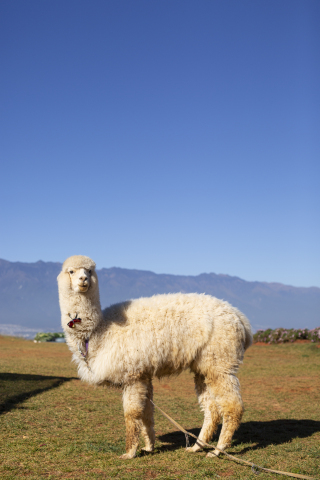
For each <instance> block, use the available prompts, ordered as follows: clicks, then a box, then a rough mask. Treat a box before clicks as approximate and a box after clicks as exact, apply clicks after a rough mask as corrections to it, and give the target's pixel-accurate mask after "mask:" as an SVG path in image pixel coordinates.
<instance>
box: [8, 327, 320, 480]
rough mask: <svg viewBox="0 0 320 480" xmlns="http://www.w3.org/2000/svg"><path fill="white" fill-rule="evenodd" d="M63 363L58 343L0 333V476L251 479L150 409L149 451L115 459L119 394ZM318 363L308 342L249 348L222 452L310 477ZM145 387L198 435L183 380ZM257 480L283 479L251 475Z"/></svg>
mask: <svg viewBox="0 0 320 480" xmlns="http://www.w3.org/2000/svg"><path fill="white" fill-rule="evenodd" d="M70 360H71V354H70V352H69V351H68V349H67V346H66V345H65V344H59V343H54V342H53V343H51V342H50V343H37V344H35V343H33V342H31V341H26V340H23V339H17V338H10V337H0V363H1V373H0V478H1V479H3V480H9V479H10V480H11V479H22V478H23V479H25V478H28V479H75V480H82V479H88V478H90V479H113V478H115V479H146V480H149V479H158V480H161V479H163V480H170V479H172V480H177V479H184V480H185V479H194V480H196V479H199V480H200V479H201V480H205V479H216V478H230V479H231V478H232V479H249V480H250V479H253V478H256V474H255V473H254V472H253V471H252V470H251V469H250V468H249V467H246V466H242V465H239V464H237V463H234V462H231V461H230V460H228V459H227V458H226V457H221V458H217V459H211V458H206V456H205V455H206V452H200V453H197V454H193V455H192V454H187V453H186V452H185V437H184V434H183V433H181V432H180V431H177V430H176V429H175V427H174V426H173V425H171V424H170V423H169V422H168V421H167V420H166V419H165V418H164V417H162V416H161V414H160V413H159V412H156V413H155V422H156V425H155V429H156V447H155V452H154V454H151V455H150V454H144V453H143V452H142V451H141V450H139V454H138V456H137V458H135V459H133V460H131V461H123V460H120V459H119V456H120V455H121V454H122V453H124V451H125V426H124V419H123V412H122V402H121V391H119V390H116V389H110V388H109V389H108V388H105V387H93V386H89V385H86V384H84V383H82V382H80V381H79V380H78V379H77V375H76V370H75V367H74V365H73V364H71V361H70ZM319 367H320V349H319V348H317V346H316V345H314V344H295V343H292V344H284V345H266V346H253V347H251V348H250V349H249V350H248V352H247V353H246V355H245V360H244V365H243V366H242V368H241V370H240V374H239V378H240V381H241V386H242V394H243V398H244V403H245V407H246V411H245V414H244V418H243V422H242V424H241V426H240V428H239V430H238V431H237V432H236V433H235V436H234V440H233V444H232V446H231V448H230V449H229V452H230V453H231V454H233V455H235V456H238V457H239V458H242V459H244V460H248V461H252V462H253V463H255V464H258V465H261V466H265V467H267V468H271V469H275V470H282V471H288V472H293V473H300V474H304V475H309V476H313V477H315V478H320V467H319V465H320V413H319V405H320V374H319V372H320V369H319ZM154 387H155V397H154V400H155V402H156V403H157V404H158V405H159V406H160V407H161V408H162V409H164V410H165V411H166V412H167V413H168V414H169V415H171V416H172V417H173V418H175V419H176V420H177V421H178V422H179V423H180V424H181V425H183V426H184V428H186V429H187V430H189V431H191V432H192V433H195V434H198V433H199V430H200V427H201V424H202V420H203V418H202V413H201V412H200V410H199V408H198V405H197V400H196V396H195V394H194V387H193V379H192V376H191V375H190V374H189V373H183V374H182V375H181V376H180V377H178V378H173V379H170V380H167V379H163V380H162V381H161V382H159V381H155V382H154ZM218 433H219V432H218ZM190 440H191V439H190ZM216 440H217V436H216V437H215V438H214V439H213V443H215V442H216ZM142 445H143V444H142V442H141V446H142ZM267 478H268V479H270V478H279V480H281V479H285V478H288V477H285V476H281V475H279V476H276V475H274V474H272V475H271V474H267V473H261V474H260V475H259V479H261V480H263V479H267Z"/></svg>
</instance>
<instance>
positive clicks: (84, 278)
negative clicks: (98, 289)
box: [80, 275, 88, 282]
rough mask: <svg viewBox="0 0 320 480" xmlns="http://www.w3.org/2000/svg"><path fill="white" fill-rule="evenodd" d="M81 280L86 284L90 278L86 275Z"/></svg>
mask: <svg viewBox="0 0 320 480" xmlns="http://www.w3.org/2000/svg"><path fill="white" fill-rule="evenodd" d="M80 280H82V281H83V282H85V281H86V280H88V277H87V276H86V275H82V276H81V277H80Z"/></svg>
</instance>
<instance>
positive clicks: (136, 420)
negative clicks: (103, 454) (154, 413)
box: [120, 380, 150, 460]
mask: <svg viewBox="0 0 320 480" xmlns="http://www.w3.org/2000/svg"><path fill="white" fill-rule="evenodd" d="M147 394H148V381H142V380H139V381H136V382H134V383H132V384H130V385H127V386H126V387H125V388H124V391H123V410H124V418H125V422H126V453H125V454H124V455H121V457H120V458H122V459H125V460H127V459H130V458H134V457H135V456H136V452H137V448H138V444H139V434H140V430H141V424H143V420H144V411H145V407H146V402H147ZM148 403H150V402H148ZM148 446H149V445H148Z"/></svg>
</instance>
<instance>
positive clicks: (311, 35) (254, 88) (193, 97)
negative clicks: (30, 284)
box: [0, 0, 320, 286]
mask: <svg viewBox="0 0 320 480" xmlns="http://www.w3.org/2000/svg"><path fill="white" fill-rule="evenodd" d="M319 21H320V3H319V2H318V1H316V0H315V1H310V0H304V1H295V0H281V1H279V0H276V1H273V0H265V1H262V0H252V1H239V0H224V1H218V0H201V1H195V0H194V1H189V0H174V1H172V0H145V1H141V0H135V1H132V0H112V1H111V0H103V1H97V0H93V1H83V0H67V1H66V0H63V1H60V0H47V1H45V2H44V1H40V0H38V1H32V0H28V1H27V2H26V1H25V0H23V1H21V0H15V1H9V0H5V1H2V2H1V4H0V42H1V49H0V64H1V73H0V75H1V88H0V101H1V120H0V121H1V123H0V142H1V145H0V154H1V176H0V178H1V189H0V200H1V205H2V207H1V209H0V225H1V236H0V258H4V259H7V260H10V261H26V262H33V261H37V260H39V259H41V260H44V261H63V260H64V259H65V258H66V257H68V256H69V255H73V254H84V255H89V256H91V257H92V258H94V259H95V261H96V262H97V264H98V267H111V266H119V267H126V268H136V269H143V270H152V271H155V272H157V273H173V274H186V275H187V274H190V275H196V274H199V273H202V272H215V273H226V274H229V275H236V276H239V277H241V278H244V279H246V280H259V281H276V282H281V283H286V284H291V285H297V286H312V285H314V286H320V268H319V264H320V262H319V260H320V259H319V245H320V221H319V220H320V215H319V206H320V205H319V204H320V194H319V170H320V168H319V160H320V135H319V133H320V93H319V85H320V30H319Z"/></svg>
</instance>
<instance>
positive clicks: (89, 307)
mask: <svg viewBox="0 0 320 480" xmlns="http://www.w3.org/2000/svg"><path fill="white" fill-rule="evenodd" d="M90 293H91V292H90ZM64 300H65V301H64ZM61 311H62V314H63V316H64V318H65V324H64V330H65V332H66V333H67V335H68V337H71V338H74V339H77V340H80V341H84V340H86V339H88V338H90V336H91V334H92V332H93V331H94V330H95V329H96V328H97V326H98V325H99V323H100V322H101V319H102V313H101V306H100V300H99V293H98V295H96V294H94V292H93V293H91V294H89V292H88V294H86V293H72V294H71V295H70V292H69V293H68V295H65V296H64V295H62V302H61ZM75 317H77V318H80V319H81V323H77V324H76V325H75V327H74V328H69V327H68V326H67V319H68V321H69V319H70V320H71V319H73V318H75Z"/></svg>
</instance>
